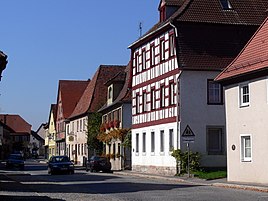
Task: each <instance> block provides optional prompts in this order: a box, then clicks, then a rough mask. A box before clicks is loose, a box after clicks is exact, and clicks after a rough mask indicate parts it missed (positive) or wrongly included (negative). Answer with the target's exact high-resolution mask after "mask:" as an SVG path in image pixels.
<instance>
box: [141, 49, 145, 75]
mask: <svg viewBox="0 0 268 201" xmlns="http://www.w3.org/2000/svg"><path fill="white" fill-rule="evenodd" d="M141 56H142V70H146V50H145V49H143V50H142V55H141Z"/></svg>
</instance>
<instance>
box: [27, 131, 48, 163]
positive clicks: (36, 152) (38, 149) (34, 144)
mask: <svg viewBox="0 0 268 201" xmlns="http://www.w3.org/2000/svg"><path fill="white" fill-rule="evenodd" d="M44 144H45V140H44V139H43V138H42V137H41V136H39V135H38V133H37V132H35V131H32V132H31V136H30V143H29V148H30V156H31V157H33V158H38V157H39V156H44Z"/></svg>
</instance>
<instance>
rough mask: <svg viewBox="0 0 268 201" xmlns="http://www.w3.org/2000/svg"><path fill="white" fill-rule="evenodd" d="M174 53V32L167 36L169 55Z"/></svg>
mask: <svg viewBox="0 0 268 201" xmlns="http://www.w3.org/2000/svg"><path fill="white" fill-rule="evenodd" d="M174 55H175V40H174V34H171V35H170V36H169V56H170V57H172V56H174Z"/></svg>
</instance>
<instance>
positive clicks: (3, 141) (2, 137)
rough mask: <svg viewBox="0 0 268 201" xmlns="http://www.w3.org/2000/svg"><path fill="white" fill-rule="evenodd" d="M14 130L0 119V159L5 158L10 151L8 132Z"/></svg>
mask: <svg viewBox="0 0 268 201" xmlns="http://www.w3.org/2000/svg"><path fill="white" fill-rule="evenodd" d="M14 132H15V131H14V130H13V129H12V128H10V127H9V126H7V125H6V124H4V123H3V122H2V121H0V160H3V159H6V158H7V157H8V155H9V154H10V153H11V152H12V140H11V135H10V133H14Z"/></svg>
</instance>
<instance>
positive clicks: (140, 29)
mask: <svg viewBox="0 0 268 201" xmlns="http://www.w3.org/2000/svg"><path fill="white" fill-rule="evenodd" d="M139 31H140V37H141V36H142V22H140V23H139Z"/></svg>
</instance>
